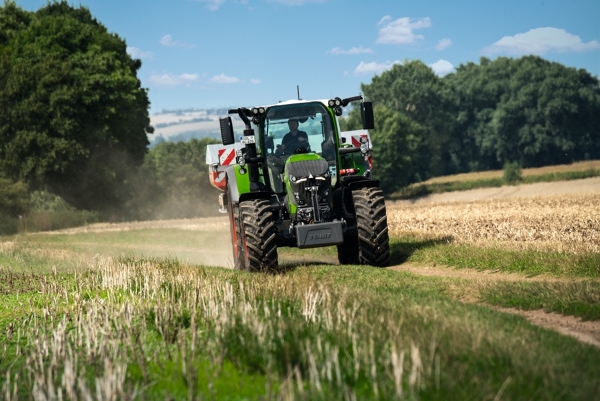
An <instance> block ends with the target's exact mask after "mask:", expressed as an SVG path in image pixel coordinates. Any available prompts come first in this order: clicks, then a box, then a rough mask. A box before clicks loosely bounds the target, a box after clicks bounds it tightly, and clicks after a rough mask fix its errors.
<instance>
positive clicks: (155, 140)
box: [148, 108, 243, 148]
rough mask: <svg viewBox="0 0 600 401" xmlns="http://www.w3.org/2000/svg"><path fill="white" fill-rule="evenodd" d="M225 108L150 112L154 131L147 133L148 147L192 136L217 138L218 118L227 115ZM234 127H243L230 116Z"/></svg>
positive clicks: (187, 139) (187, 138)
mask: <svg viewBox="0 0 600 401" xmlns="http://www.w3.org/2000/svg"><path fill="white" fill-rule="evenodd" d="M227 110H228V109H226V108H213V109H177V110H163V111H162V112H160V113H156V114H152V115H151V116H150V121H151V124H152V126H153V127H154V129H155V131H154V134H151V135H148V140H149V141H150V147H151V148H153V147H154V146H156V145H157V144H159V143H162V142H181V141H189V140H190V139H192V138H196V139H202V138H219V137H220V131H219V118H221V117H224V116H226V115H227ZM232 119H233V124H234V128H236V129H238V128H239V129H240V130H241V129H243V123H242V122H241V121H240V120H239V118H237V117H236V116H232Z"/></svg>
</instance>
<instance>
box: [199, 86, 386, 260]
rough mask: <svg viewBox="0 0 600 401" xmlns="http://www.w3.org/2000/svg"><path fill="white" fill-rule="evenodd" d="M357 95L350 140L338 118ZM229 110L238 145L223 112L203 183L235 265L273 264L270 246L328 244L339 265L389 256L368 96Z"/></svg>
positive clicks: (274, 249) (354, 100)
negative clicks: (356, 124) (239, 130)
mask: <svg viewBox="0 0 600 401" xmlns="http://www.w3.org/2000/svg"><path fill="white" fill-rule="evenodd" d="M358 101H360V108H361V115H362V125H363V129H364V131H362V133H363V135H357V136H355V138H357V139H356V140H352V141H349V140H347V139H348V138H346V137H343V136H341V135H340V134H341V133H340V130H339V125H338V120H337V117H338V116H341V115H342V108H343V107H346V106H347V105H348V104H350V102H358ZM229 114H237V115H238V116H239V118H240V119H241V120H242V121H243V123H244V125H245V129H244V131H243V136H241V137H240V138H239V139H240V141H239V142H237V143H236V141H235V136H234V135H235V134H234V129H233V123H232V119H231V117H229V116H228V117H225V118H222V119H220V127H221V137H222V142H223V145H224V146H221V145H210V146H215V147H220V149H212V150H213V153H215V152H218V153H215V154H216V157H217V158H218V160H219V162H217V163H211V173H212V174H211V183H212V184H213V185H214V186H215V187H217V188H219V189H220V190H221V191H222V193H221V194H220V197H219V203H220V206H221V209H220V210H221V211H222V212H224V213H228V215H229V222H230V230H231V242H232V247H233V262H234V267H235V268H236V269H240V270H248V271H277V270H278V257H277V248H278V247H286V246H287V247H298V248H314V247H324V246H333V245H336V246H337V252H338V259H339V262H340V263H341V264H368V265H372V266H379V267H384V266H387V265H388V264H389V260H390V250H389V237H388V227H387V216H386V209H385V202H384V198H383V193H382V191H381V189H379V181H376V180H372V179H371V157H370V143H369V138H368V131H366V130H368V129H372V128H373V125H374V121H373V106H372V103H370V102H364V101H363V98H362V96H356V97H351V98H346V99H340V98H335V99H330V100H316V101H303V100H291V101H287V102H280V103H278V104H274V105H270V106H261V107H254V108H239V109H233V110H229ZM252 124H254V126H255V128H252ZM364 133H366V134H364ZM344 142H346V143H344ZM209 150H210V149H209ZM209 153H210V152H207V162H208V161H209Z"/></svg>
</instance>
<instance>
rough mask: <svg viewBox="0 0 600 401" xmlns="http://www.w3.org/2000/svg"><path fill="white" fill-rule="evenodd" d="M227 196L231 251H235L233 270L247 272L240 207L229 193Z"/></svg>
mask: <svg viewBox="0 0 600 401" xmlns="http://www.w3.org/2000/svg"><path fill="white" fill-rule="evenodd" d="M225 196H226V197H227V203H226V204H227V213H228V215H229V233H230V234H231V249H232V250H233V268H234V269H236V270H246V266H245V263H246V258H245V255H244V252H245V251H244V248H243V238H242V225H241V220H240V208H239V205H236V204H234V203H233V202H232V201H231V197H230V196H229V192H226V193H225Z"/></svg>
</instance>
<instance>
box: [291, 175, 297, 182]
mask: <svg viewBox="0 0 600 401" xmlns="http://www.w3.org/2000/svg"><path fill="white" fill-rule="evenodd" d="M290 181H291V182H296V177H294V176H293V175H291V174H290Z"/></svg>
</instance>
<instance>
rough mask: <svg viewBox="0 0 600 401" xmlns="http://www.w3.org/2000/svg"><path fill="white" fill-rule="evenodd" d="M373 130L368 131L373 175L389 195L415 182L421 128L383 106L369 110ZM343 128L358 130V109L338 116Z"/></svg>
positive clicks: (421, 138)
mask: <svg viewBox="0 0 600 401" xmlns="http://www.w3.org/2000/svg"><path fill="white" fill-rule="evenodd" d="M373 113H374V117H375V129H373V130H371V131H370V132H369V134H370V136H371V141H372V142H373V175H374V178H376V179H378V180H380V186H381V189H382V190H383V192H384V193H385V194H388V195H389V194H391V193H393V192H394V191H396V190H398V189H400V188H401V187H403V186H406V185H408V184H410V183H411V182H415V181H419V180H420V179H419V176H418V171H417V168H418V166H419V165H420V163H421V159H420V158H421V157H422V155H421V154H419V152H418V151H417V150H418V149H419V147H420V142H421V141H422V140H423V138H424V137H425V129H424V128H423V127H422V126H421V125H420V124H419V123H417V122H415V121H413V120H412V119H410V118H409V117H407V116H406V115H404V114H403V113H400V112H397V111H395V110H393V109H391V108H389V107H387V106H384V105H376V106H375V108H374V109H373ZM340 123H341V125H342V130H343V131H350V130H355V129H360V128H361V127H362V125H361V119H360V109H358V108H355V109H352V111H350V114H349V115H348V117H346V118H344V119H340Z"/></svg>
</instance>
